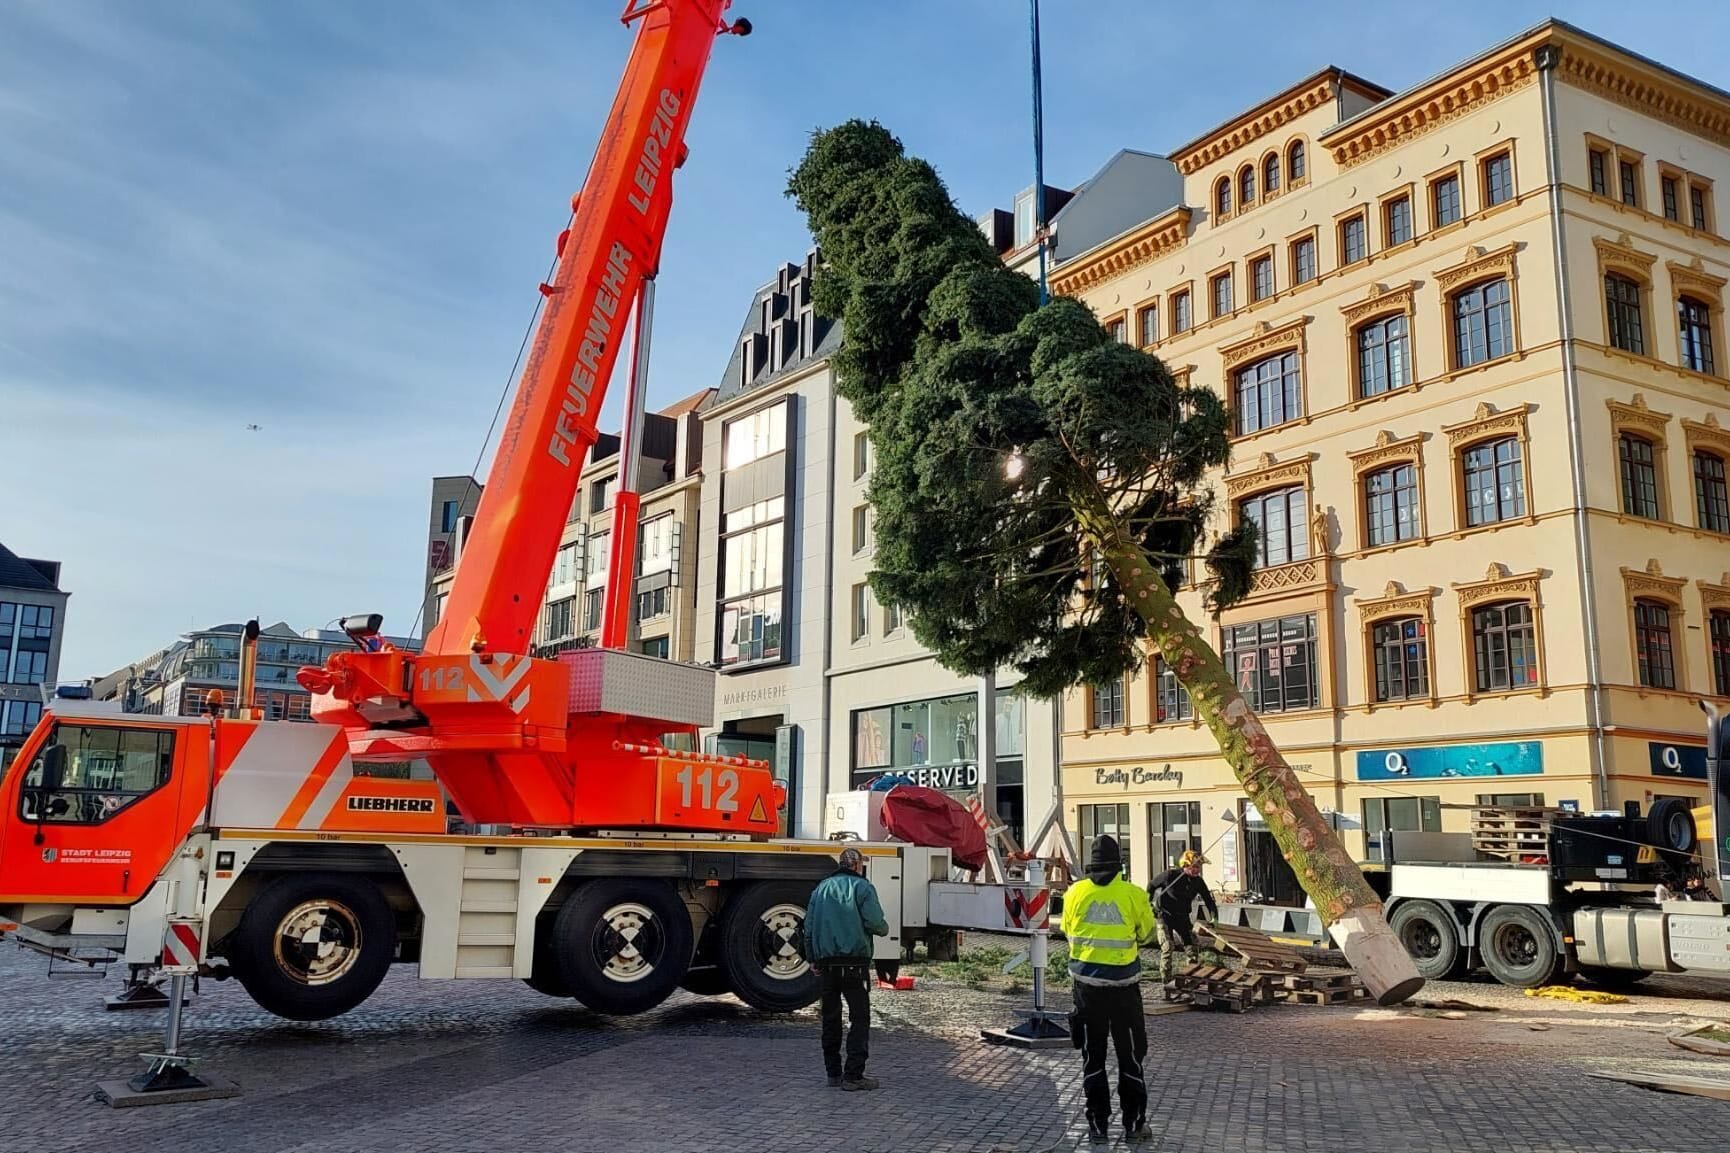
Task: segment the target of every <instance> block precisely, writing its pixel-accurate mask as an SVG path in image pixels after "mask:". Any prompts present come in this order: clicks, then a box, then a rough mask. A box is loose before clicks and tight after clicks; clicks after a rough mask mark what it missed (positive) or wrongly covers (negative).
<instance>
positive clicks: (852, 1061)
mask: <svg viewBox="0 0 1730 1153" xmlns="http://www.w3.org/2000/svg"><path fill="white" fill-rule="evenodd" d="M817 971H818V974H819V975H820V976H821V977H822V978H823V1000H822V1017H823V1067H824V1068H825V1069H826V1070H828V1073H829V1076H831V1077H842V1076H845V1077H847V1078H849V1079H852V1078H855V1077H863V1076H864V1075H865V1059H866V1058H867V1057H869V1056H870V1055H871V992H870V985H871V966H870V965H869V964H867V963H866V962H864V961H859V962H856V963H845V962H827V963H824V964H821V965H819V966H817ZM842 1001H846V1002H847V1021H848V1028H847V1063H846V1065H845V1066H843V1065H842V1063H841V1002H842Z"/></svg>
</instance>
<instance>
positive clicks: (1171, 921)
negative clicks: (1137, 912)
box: [1147, 849, 1219, 1001]
mask: <svg viewBox="0 0 1730 1153" xmlns="http://www.w3.org/2000/svg"><path fill="white" fill-rule="evenodd" d="M1205 864H1207V858H1206V857H1204V856H1203V855H1202V854H1201V851H1200V850H1199V849H1185V850H1184V852H1183V856H1181V857H1179V858H1178V861H1177V867H1176V868H1174V869H1167V870H1166V871H1165V872H1163V873H1161V874H1159V876H1157V877H1155V878H1154V879H1153V880H1152V881H1149V882H1148V885H1147V896H1148V899H1149V900H1150V901H1151V902H1152V903H1153V912H1154V916H1155V918H1156V919H1157V920H1158V922H1159V976H1160V980H1161V981H1162V982H1164V984H1165V999H1166V1000H1167V1001H1175V1000H1177V999H1178V993H1177V989H1176V988H1175V987H1174V986H1173V984H1172V978H1173V977H1175V976H1176V975H1177V967H1178V964H1179V963H1180V961H1182V962H1185V963H1187V962H1189V961H1190V960H1192V959H1193V957H1194V953H1195V948H1196V944H1195V907H1196V904H1197V903H1198V902H1199V903H1200V904H1202V905H1204V906H1206V907H1207V911H1208V915H1209V916H1210V917H1211V918H1212V919H1213V920H1218V919H1219V906H1218V905H1216V904H1215V903H1214V900H1213V894H1212V893H1210V892H1208V889H1207V882H1206V881H1204V880H1202V879H1201V867H1202V866H1203V865H1205Z"/></svg>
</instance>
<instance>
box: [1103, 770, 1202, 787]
mask: <svg viewBox="0 0 1730 1153" xmlns="http://www.w3.org/2000/svg"><path fill="white" fill-rule="evenodd" d="M1093 783H1094V784H1096V785H1116V786H1117V787H1118V788H1120V789H1127V788H1129V786H1131V785H1176V786H1177V787H1178V788H1180V789H1181V788H1183V770H1182V769H1174V768H1172V767H1171V766H1170V765H1166V766H1165V767H1164V768H1159V769H1149V768H1145V767H1143V766H1141V765H1137V766H1135V768H1133V769H1095V770H1093Z"/></svg>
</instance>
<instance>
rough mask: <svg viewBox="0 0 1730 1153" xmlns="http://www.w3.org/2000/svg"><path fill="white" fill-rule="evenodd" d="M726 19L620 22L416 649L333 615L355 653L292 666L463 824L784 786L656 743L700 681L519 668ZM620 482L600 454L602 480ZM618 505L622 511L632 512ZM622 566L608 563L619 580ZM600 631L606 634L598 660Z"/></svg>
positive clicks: (695, 816)
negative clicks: (489, 449)
mask: <svg viewBox="0 0 1730 1153" xmlns="http://www.w3.org/2000/svg"><path fill="white" fill-rule="evenodd" d="M730 6H731V0H630V3H629V4H628V5H627V7H626V8H625V11H624V14H623V16H622V17H621V19H622V20H623V22H624V23H626V24H632V23H635V24H636V25H637V32H636V41H635V43H634V45H633V47H632V49H631V56H630V60H629V62H628V63H627V64H626V66H625V74H624V78H623V80H621V81H620V84H619V91H618V95H617V97H616V98H615V99H614V101H613V106H612V110H611V111H610V112H608V114H607V119H606V121H605V123H604V125H603V127H602V131H601V140H600V144H599V146H598V147H597V149H596V151H595V156H594V160H593V162H592V164H591V166H590V169H589V175H588V179H587V180H586V182H585V183H584V186H583V189H582V191H581V192H580V193H579V194H578V195H577V196H575V197H573V198H572V201H571V225H570V227H569V228H568V229H567V230H566V231H565V232H563V233H561V234H560V236H559V239H558V261H557V265H556V267H555V270H554V273H553V275H552V277H551V279H550V280H549V281H548V282H547V283H545V284H543V285H541V292H542V293H543V295H544V296H545V297H546V303H545V308H544V311H543V312H542V314H541V318H540V322H539V325H538V327H537V328H536V330H535V334H534V342H533V344H532V346H531V348H530V352H529V356H528V360H527V363H526V364H525V366H524V368H523V374H522V378H521V380H520V382H519V383H518V386H517V392H516V397H515V399H514V401H513V402H512V405H511V409H510V415H509V417H508V419H507V420H506V422H505V425H504V428H503V431H502V433H501V434H500V438H499V444H498V449H497V452H496V455H495V456H494V458H493V463H492V468H491V470H490V471H489V472H488V474H487V482H486V488H485V489H484V491H483V492H482V494H481V500H480V505H479V507H478V508H477V509H476V512H475V517H474V521H473V524H472V526H471V527H470V529H469V533H468V536H467V540H466V542H465V545H464V548H463V552H462V555H461V557H460V558H459V560H458V562H457V570H456V575H455V578H454V581H453V583H452V586H451V591H450V595H449V597H448V599H447V600H446V604H445V609H444V612H443V614H442V616H441V619H440V620H439V621H438V623H437V624H436V625H435V626H434V627H433V629H432V630H431V631H430V632H429V633H428V635H427V638H426V644H425V647H424V651H423V652H421V653H419V654H414V653H404V652H399V651H396V650H394V649H392V648H391V647H390V646H389V645H387V644H380V643H379V638H378V637H377V636H376V633H377V630H378V622H377V618H376V617H373V618H351V620H350V621H349V622H345V629H347V630H348V631H349V632H350V634H351V635H354V636H355V637H356V639H357V641H359V642H360V645H359V648H358V651H354V652H344V653H338V654H336V655H334V656H332V657H331V658H330V659H329V660H328V661H327V662H326V663H325V665H324V666H322V667H318V668H305V669H302V670H301V671H300V676H299V679H300V682H301V684H303V685H305V686H306V688H307V689H308V690H309V691H310V692H312V693H313V715H314V717H315V718H316V719H318V720H320V721H323V722H325V723H327V724H338V725H341V726H343V727H344V728H346V729H347V730H348V732H349V748H350V752H351V754H352V755H353V756H354V757H355V758H356V759H357V760H372V761H380V760H404V759H409V758H413V757H425V758H426V759H427V761H428V763H429V764H430V765H431V766H432V768H433V771H434V772H435V773H436V774H437V775H438V777H439V780H440V782H441V783H442V784H443V785H444V786H445V789H446V790H447V792H449V794H450V796H451V798H452V799H453V800H454V801H455V802H456V804H457V806H458V808H460V809H461V810H462V812H463V815H464V816H465V817H466V818H467V819H468V820H469V821H471V822H474V823H477V824H510V825H535V826H559V827H571V826H587V827H608V828H624V827H659V828H681V829H682V828H689V829H715V830H729V831H738V832H748V833H753V834H759V835H761V834H767V833H774V832H777V831H778V829H779V819H778V817H777V815H776V810H777V809H778V808H779V807H780V805H781V803H782V801H783V799H784V792H783V791H782V790H781V789H780V787H779V786H778V785H776V784H775V782H774V780H773V778H772V775H771V774H770V772H769V771H768V767H767V765H765V764H764V763H763V762H754V761H745V760H743V759H742V758H736V757H715V756H706V755H703V754H696V753H673V752H670V751H669V750H668V749H667V748H665V747H663V744H662V735H663V734H665V733H669V732H682V733H693V734H694V733H695V732H696V730H697V728H698V727H699V726H700V725H702V724H706V723H708V721H707V720H706V719H696V718H700V717H707V716H710V715H712V710H713V687H714V686H713V674H712V673H709V672H707V671H706V670H701V669H694V668H691V667H689V666H678V665H672V666H666V665H664V664H660V665H657V666H656V667H655V668H653V669H649V670H647V671H645V670H644V669H643V668H641V667H640V665H639V662H642V661H646V660H649V658H643V657H636V656H633V655H631V654H626V653H622V652H616V651H610V650H596V651H591V652H588V653H568V654H563V655H562V656H561V659H559V660H542V659H538V658H535V657H532V656H530V655H529V653H530V647H531V643H532V641H533V637H534V628H535V622H536V620H537V618H538V617H539V615H540V611H541V604H542V599H543V597H544V594H545V590H546V584H547V576H548V574H549V573H550V572H551V571H552V567H553V560H554V557H555V554H556V553H557V550H558V547H559V538H560V535H561V533H562V531H563V529H564V526H565V523H566V520H567V517H568V514H569V512H570V509H571V505H572V502H573V500H575V498H576V495H577V485H578V480H579V476H580V473H581V471H582V468H583V463H584V460H585V458H586V456H587V454H588V452H589V450H590V448H591V447H592V446H593V445H594V443H595V440H596V437H597V432H596V422H597V420H598V419H599V417H600V412H601V405H602V402H603V400H604V398H605V396H606V391H607V384H608V381H609V380H610V379H611V377H612V373H613V368H614V365H615V363H616V362H617V360H618V356H619V352H620V350H621V348H622V346H623V344H624V337H625V333H626V332H627V330H628V329H629V318H630V313H631V309H632V307H633V306H634V305H635V304H636V302H637V301H638V298H639V296H640V294H642V293H643V291H644V286H645V283H646V282H652V278H653V277H654V276H655V273H656V272H657V270H658V268H659V265H660V259H661V243H662V239H663V237H664V236H665V234H666V228H667V216H668V213H669V211H670V209H671V206H672V174H673V171H674V169H676V168H678V167H679V166H680V164H682V163H683V162H684V159H685V153H686V149H685V131H686V128H687V126H688V125H689V123H690V118H691V111H692V109H693V107H694V106H695V104H696V100H697V91H698V88H699V86H700V84H701V82H702V79H703V73H704V70H705V69H706V68H707V66H708V63H709V56H710V53H711V51H712V50H713V48H714V43H715V39H716V38H717V37H718V36H721V35H725V34H729V33H731V34H734V35H746V34H748V33H749V32H750V30H751V27H750V24H749V23H748V22H747V21H744V20H735V21H731V22H729V21H728V20H726V19H725V18H724V17H725V13H726V11H727V9H728V8H729V7H730ZM651 291H652V289H651ZM633 407H637V406H633ZM633 415H636V414H635V413H633ZM632 467H633V461H631V460H629V459H621V460H620V471H621V474H622V476H624V477H630V472H629V471H628V470H631V469H632ZM630 478H631V479H634V477H630ZM626 503H627V504H629V505H630V507H629V508H627V509H623V510H622V511H623V512H625V513H630V512H634V509H635V505H634V497H633V498H632V500H630V501H627V502H626ZM634 519H635V518H634V517H628V518H627V520H628V522H629V531H631V535H632V536H633V537H634V535H635V534H634ZM620 527H621V528H624V527H625V526H623V525H621V526H620ZM631 543H634V542H631ZM621 547H622V545H621ZM633 554H634V549H632V550H631V551H630V552H627V553H624V554H622V556H621V557H620V558H615V560H614V565H613V567H614V569H616V570H618V571H615V573H614V579H615V580H616V581H618V582H619V583H620V584H621V586H622V585H623V584H625V583H627V582H628V578H629V571H628V570H629V566H628V564H626V563H625V562H626V561H627V560H628V558H629V557H630V556H631V555H633ZM621 573H622V574H623V575H621ZM612 591H613V592H614V593H615V594H616V593H617V591H618V590H617V589H615V590H612ZM621 619H622V618H617V617H616V616H615V618H614V620H613V621H610V622H609V630H608V631H609V634H610V635H611V636H613V637H614V641H613V645H614V647H618V646H617V640H616V638H617V633H618V624H619V622H620V620H621ZM705 678H706V679H705Z"/></svg>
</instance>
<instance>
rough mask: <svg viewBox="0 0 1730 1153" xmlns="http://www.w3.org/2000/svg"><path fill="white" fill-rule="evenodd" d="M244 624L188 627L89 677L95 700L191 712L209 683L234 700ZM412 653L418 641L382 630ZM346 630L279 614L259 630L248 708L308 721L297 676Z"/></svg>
mask: <svg viewBox="0 0 1730 1153" xmlns="http://www.w3.org/2000/svg"><path fill="white" fill-rule="evenodd" d="M244 631H245V625H243V624H235V623H229V624H220V625H215V626H213V627H211V628H207V629H198V630H195V631H193V632H190V633H187V634H186V635H185V636H183V637H181V638H180V639H179V640H177V641H175V642H174V643H173V644H170V645H168V646H167V647H166V648H163V649H160V650H158V651H157V652H155V653H152V654H151V655H150V656H148V657H145V658H144V659H143V660H140V661H136V662H134V663H133V664H130V665H126V666H123V667H122V668H119V669H116V670H115V671H114V672H112V673H109V674H108V675H107V676H105V677H99V678H97V679H96V680H95V681H93V682H92V683H91V695H92V696H93V697H94V698H95V699H96V700H102V701H118V702H119V703H120V707H121V708H122V709H123V710H125V711H126V712H129V713H152V714H157V715H167V716H197V715H198V714H200V713H202V712H204V710H205V707H206V705H205V702H206V701H207V700H208V698H209V694H210V693H211V692H212V691H213V690H214V691H218V692H220V693H221V694H222V699H223V701H224V702H225V704H226V705H230V706H232V705H235V704H236V703H237V702H238V699H239V698H238V694H239V692H240V646H241V635H242V633H243V632H244ZM385 639H386V640H388V641H389V642H390V643H391V644H392V645H394V646H395V647H397V648H399V649H405V650H407V651H410V652H414V651H417V650H418V649H419V648H420V642H419V641H417V640H414V639H412V638H409V637H386V638H385ZM353 648H354V642H353V641H352V640H350V639H349V638H348V636H347V635H345V634H343V633H340V632H333V631H331V630H328V629H308V630H306V631H305V632H296V631H295V630H294V629H293V628H291V627H289V626H288V625H287V624H285V623H283V622H282V621H278V622H277V623H275V624H273V625H270V626H269V627H268V628H264V629H261V630H260V631H259V635H258V664H257V667H256V670H255V672H254V676H253V702H252V703H253V707H255V708H257V709H260V710H262V712H263V714H264V719H265V720H269V721H310V720H311V719H312V696H311V694H309V693H308V692H307V691H306V690H305V689H304V688H302V687H301V686H300V683H299V682H298V681H296V680H295V679H294V678H295V673H297V672H298V671H299V670H300V669H301V668H303V667H305V666H307V665H322V664H324V662H325V660H326V659H327V658H328V657H329V656H330V655H331V654H332V653H335V652H339V651H343V650H348V649H353Z"/></svg>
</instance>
